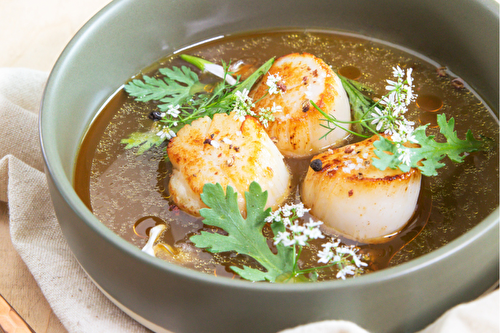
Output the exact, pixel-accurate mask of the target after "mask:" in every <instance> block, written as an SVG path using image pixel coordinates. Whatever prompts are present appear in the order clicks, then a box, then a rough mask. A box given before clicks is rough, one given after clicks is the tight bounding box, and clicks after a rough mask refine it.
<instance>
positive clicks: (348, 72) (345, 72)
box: [339, 66, 361, 80]
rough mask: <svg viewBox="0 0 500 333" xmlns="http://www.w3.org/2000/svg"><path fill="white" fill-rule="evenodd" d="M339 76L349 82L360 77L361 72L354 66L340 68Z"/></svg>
mask: <svg viewBox="0 0 500 333" xmlns="http://www.w3.org/2000/svg"><path fill="white" fill-rule="evenodd" d="M339 74H340V75H342V76H344V77H346V78H348V79H351V80H357V79H359V78H360V77H361V71H360V70H359V68H357V67H354V66H344V67H342V68H341V69H339Z"/></svg>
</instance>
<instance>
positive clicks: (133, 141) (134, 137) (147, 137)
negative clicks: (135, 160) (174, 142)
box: [121, 131, 164, 155]
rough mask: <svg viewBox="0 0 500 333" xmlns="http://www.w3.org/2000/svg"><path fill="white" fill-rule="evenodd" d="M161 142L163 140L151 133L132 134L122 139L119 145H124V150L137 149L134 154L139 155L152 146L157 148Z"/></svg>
mask: <svg viewBox="0 0 500 333" xmlns="http://www.w3.org/2000/svg"><path fill="white" fill-rule="evenodd" d="M163 141H164V139H163V138H161V137H159V136H158V135H156V134H155V133H153V132H151V131H148V132H134V133H132V134H130V135H129V137H128V138H126V139H122V140H121V143H123V144H126V146H125V149H131V148H135V147H139V149H137V151H136V154H137V155H141V154H143V153H144V152H145V151H146V150H148V149H150V148H152V147H154V146H159V145H160V144H161V143H162V142H163Z"/></svg>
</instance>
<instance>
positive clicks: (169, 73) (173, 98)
mask: <svg viewBox="0 0 500 333" xmlns="http://www.w3.org/2000/svg"><path fill="white" fill-rule="evenodd" d="M160 73H161V74H163V75H165V77H164V78H162V79H157V78H153V77H149V76H147V75H144V76H143V77H142V78H143V80H144V81H141V80H138V79H135V80H132V81H131V82H129V83H128V84H127V85H125V91H126V92H127V93H128V94H129V95H130V96H133V97H135V100H136V101H139V102H149V101H152V100H154V101H160V102H164V103H166V104H167V105H173V106H175V105H182V104H184V103H185V102H186V101H188V100H189V99H190V98H191V97H192V96H193V95H194V94H195V93H198V92H201V91H203V87H204V85H203V84H202V83H200V81H199V80H198V75H196V73H194V72H193V71H192V70H191V69H189V68H188V67H186V66H182V68H179V67H175V66H174V67H173V68H172V69H170V68H161V69H160ZM167 105H165V106H164V107H165V108H166V107H167ZM160 106H161V105H160ZM160 109H161V108H160Z"/></svg>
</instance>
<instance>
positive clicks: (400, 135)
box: [371, 66, 418, 165]
mask: <svg viewBox="0 0 500 333" xmlns="http://www.w3.org/2000/svg"><path fill="white" fill-rule="evenodd" d="M411 73H412V69H411V68H408V69H407V70H406V79H404V72H403V70H402V69H401V68H400V67H399V66H397V67H393V72H392V74H393V75H394V77H395V78H396V79H397V81H392V80H387V83H388V85H387V86H386V87H385V89H386V90H388V91H389V94H388V95H386V96H384V97H382V99H381V100H380V104H381V105H383V106H384V107H383V108H379V107H377V106H375V107H374V111H375V112H372V114H371V117H373V118H374V120H373V121H372V124H374V125H375V124H376V125H377V127H376V130H377V131H378V132H383V133H385V134H387V135H390V136H391V140H392V141H394V142H396V143H399V144H400V145H399V146H398V151H399V152H400V153H401V154H400V155H399V156H398V158H399V159H400V160H401V161H402V162H403V163H404V164H407V165H410V158H411V155H410V151H409V150H406V149H404V146H402V145H401V143H404V142H408V141H409V142H413V143H418V141H417V140H416V138H415V136H414V135H413V126H414V125H415V123H414V122H413V121H409V120H407V119H406V118H405V117H404V114H405V113H406V112H407V111H408V105H409V104H410V103H411V102H412V101H414V100H415V98H416V95H414V94H413V90H412V88H413V78H412V77H411Z"/></svg>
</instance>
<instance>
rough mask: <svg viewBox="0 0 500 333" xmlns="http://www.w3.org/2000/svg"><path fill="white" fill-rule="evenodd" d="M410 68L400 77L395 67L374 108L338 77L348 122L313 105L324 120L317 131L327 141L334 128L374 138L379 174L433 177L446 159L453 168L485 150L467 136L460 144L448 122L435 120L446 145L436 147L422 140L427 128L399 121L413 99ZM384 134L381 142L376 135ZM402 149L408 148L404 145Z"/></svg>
mask: <svg viewBox="0 0 500 333" xmlns="http://www.w3.org/2000/svg"><path fill="white" fill-rule="evenodd" d="M411 73H412V70H411V68H410V69H408V70H407V71H406V77H405V72H404V71H403V70H402V69H401V68H399V66H397V67H394V68H393V76H394V77H395V79H396V80H387V86H386V90H388V93H387V94H386V95H385V96H383V97H382V98H381V99H380V100H378V101H377V102H375V101H374V100H373V99H371V98H369V97H367V96H366V95H364V94H363V92H362V91H363V90H366V89H365V87H364V86H362V85H361V84H359V83H357V82H355V81H352V80H349V79H346V78H344V77H342V76H340V78H341V81H342V85H343V87H344V89H345V90H346V92H347V94H348V96H349V102H350V105H351V109H352V111H353V118H354V120H353V121H349V122H342V121H339V120H337V119H336V118H335V117H334V116H333V115H330V114H327V113H326V112H324V111H323V110H321V109H320V108H319V107H318V106H317V105H315V104H314V103H312V101H311V103H312V104H313V105H314V107H315V108H316V109H317V110H318V111H319V112H320V113H321V114H322V115H323V116H324V117H325V118H324V119H323V121H324V122H325V123H324V124H322V126H323V127H325V128H327V129H329V132H327V134H326V135H328V134H329V133H330V132H331V131H332V130H333V129H335V127H340V128H343V129H344V130H346V131H347V132H349V133H351V134H353V135H357V136H360V137H363V138H367V137H368V136H367V135H366V134H367V133H372V134H377V135H379V140H377V141H375V143H374V146H375V151H374V153H375V155H376V156H377V157H378V158H373V160H372V162H373V165H374V166H375V167H377V168H378V169H380V170H385V169H386V168H391V169H397V168H399V169H400V170H401V171H403V172H408V171H409V170H410V168H418V169H420V171H421V172H422V174H423V175H426V176H435V175H437V171H436V170H437V169H439V168H441V167H443V166H444V165H445V164H444V163H442V162H441V160H442V159H444V158H445V157H446V156H448V157H449V158H450V159H451V160H452V161H454V162H458V163H459V162H462V161H463V157H464V155H463V154H464V153H469V152H473V151H478V150H484V149H486V148H487V144H486V142H484V141H481V140H476V139H475V138H474V136H473V135H472V132H471V131H470V130H469V131H468V132H467V134H466V138H465V140H460V139H458V137H457V133H456V132H455V130H454V124H455V121H454V119H453V118H450V120H449V121H448V122H447V121H446V116H445V115H444V114H440V115H438V126H439V127H440V132H441V133H442V134H443V135H444V137H445V138H446V140H447V142H445V143H440V142H437V141H435V140H434V136H432V135H429V136H427V134H426V129H427V125H424V126H419V127H418V128H416V129H415V128H414V127H413V126H414V125H415V124H414V122H412V121H409V120H407V119H406V118H405V113H406V112H407V110H408V105H409V104H410V103H412V102H413V101H414V100H415V99H416V95H415V94H414V93H413V90H412V88H413V78H412V76H411ZM347 123H349V124H354V125H355V130H354V131H351V130H348V129H346V128H344V127H342V124H347ZM382 133H383V134H385V135H386V136H385V137H384V136H382V135H380V134H382ZM407 143H410V145H408V144H407Z"/></svg>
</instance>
